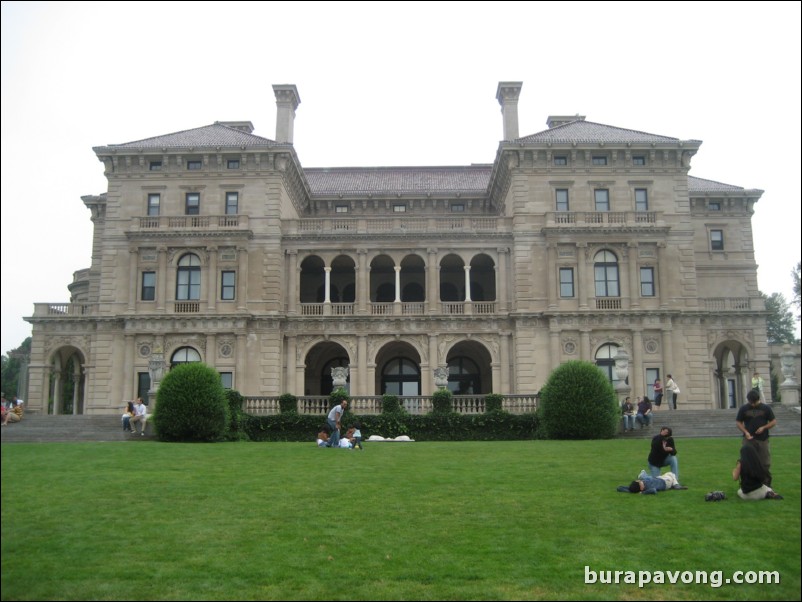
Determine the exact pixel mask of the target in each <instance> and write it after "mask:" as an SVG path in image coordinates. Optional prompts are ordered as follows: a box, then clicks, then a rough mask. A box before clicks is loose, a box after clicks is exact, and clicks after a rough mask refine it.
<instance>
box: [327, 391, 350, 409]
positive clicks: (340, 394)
mask: <svg viewBox="0 0 802 602" xmlns="http://www.w3.org/2000/svg"><path fill="white" fill-rule="evenodd" d="M344 401H351V396H350V395H348V391H346V390H345V389H343V388H342V387H340V388H339V389H334V391H332V392H331V395H329V407H330V408H333V407H334V406H338V405H340V404H341V403H342V402H344Z"/></svg>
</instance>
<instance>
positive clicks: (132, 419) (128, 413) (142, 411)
mask: <svg viewBox="0 0 802 602" xmlns="http://www.w3.org/2000/svg"><path fill="white" fill-rule="evenodd" d="M147 421H148V406H147V405H146V404H145V402H144V401H142V398H141V397H137V398H136V399H135V400H134V401H127V402H126V403H125V407H124V408H123V415H122V423H123V432H124V433H131V434H132V435H136V434H137V428H136V427H137V425H139V427H140V428H139V434H140V435H141V436H142V437H144V436H145V425H146V423H147Z"/></svg>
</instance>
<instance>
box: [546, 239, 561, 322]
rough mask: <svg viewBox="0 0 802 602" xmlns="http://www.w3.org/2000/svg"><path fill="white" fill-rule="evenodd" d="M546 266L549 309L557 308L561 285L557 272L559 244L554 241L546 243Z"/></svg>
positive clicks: (558, 267)
mask: <svg viewBox="0 0 802 602" xmlns="http://www.w3.org/2000/svg"><path fill="white" fill-rule="evenodd" d="M546 268H547V278H546V281H547V288H548V294H547V295H546V298H547V299H548V303H549V309H557V297H558V295H557V289H558V288H559V286H560V285H559V283H558V281H557V273H558V271H559V269H560V266H559V265H557V245H556V244H555V243H553V242H550V243H548V244H547V245H546Z"/></svg>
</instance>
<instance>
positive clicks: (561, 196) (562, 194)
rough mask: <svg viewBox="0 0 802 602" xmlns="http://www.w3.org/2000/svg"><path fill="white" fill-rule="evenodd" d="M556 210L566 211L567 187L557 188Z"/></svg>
mask: <svg viewBox="0 0 802 602" xmlns="http://www.w3.org/2000/svg"><path fill="white" fill-rule="evenodd" d="M557 211H568V189H567V188H558V189H557Z"/></svg>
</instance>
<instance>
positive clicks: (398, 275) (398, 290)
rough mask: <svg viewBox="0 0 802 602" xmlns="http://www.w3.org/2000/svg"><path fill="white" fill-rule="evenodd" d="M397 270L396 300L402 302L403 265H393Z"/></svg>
mask: <svg viewBox="0 0 802 602" xmlns="http://www.w3.org/2000/svg"><path fill="white" fill-rule="evenodd" d="M393 270H395V302H396V303H401V266H400V265H396V266H393Z"/></svg>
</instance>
